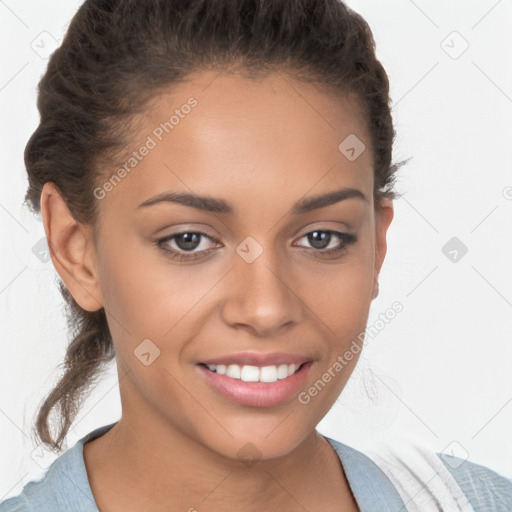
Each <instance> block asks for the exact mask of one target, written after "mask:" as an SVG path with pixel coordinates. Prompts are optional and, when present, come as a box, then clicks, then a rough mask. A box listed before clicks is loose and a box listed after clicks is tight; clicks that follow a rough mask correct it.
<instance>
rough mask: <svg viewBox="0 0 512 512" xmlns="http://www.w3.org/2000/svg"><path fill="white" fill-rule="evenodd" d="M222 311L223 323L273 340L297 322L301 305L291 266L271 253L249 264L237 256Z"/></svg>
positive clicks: (300, 316) (264, 252) (264, 254)
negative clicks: (272, 337)
mask: <svg viewBox="0 0 512 512" xmlns="http://www.w3.org/2000/svg"><path fill="white" fill-rule="evenodd" d="M230 274H231V276H230V281H229V283H228V284H227V288H226V289H227V290H228V291H227V297H226V300H225V301H224V304H223V308H222V315H223V318H224V321H225V322H226V323H227V324H229V325H230V326H231V327H234V328H237V329H244V328H245V329H246V330H248V331H250V332H251V333H252V334H253V335H256V336H261V337H263V336H265V337H266V336H274V335H277V334H279V333H280V331H282V330H284V329H286V328H290V327H291V326H293V325H296V324H298V323H299V322H300V320H301V318H302V314H303V305H302V301H301V299H300V297H299V295H298V293H297V290H294V286H295V287H297V280H296V279H294V276H293V275H292V272H291V269H290V265H289V264H288V265H286V262H285V261H282V260H281V261H279V259H278V258H277V257H276V255H274V254H273V253H272V251H271V250H269V249H265V250H263V252H262V253H261V255H260V256H259V257H258V258H256V259H255V260H254V261H252V262H251V263H249V262H248V261H246V260H244V258H242V257H239V256H238V255H236V257H235V263H234V267H233V268H232V271H231V272H230Z"/></svg>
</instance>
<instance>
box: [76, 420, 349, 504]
mask: <svg viewBox="0 0 512 512" xmlns="http://www.w3.org/2000/svg"><path fill="white" fill-rule="evenodd" d="M138 417H139V418H140V417H141V416H140V415H138ZM84 459H85V463H86V468H87V472H88V475H89V481H90V484H91V489H92V491H93V494H94V496H95V499H96V502H97V504H98V508H100V509H105V510H110V509H120V510H126V511H130V510H142V509H144V508H148V496H151V500H152V506H151V509H152V510H160V508H161V509H162V510H168V509H169V504H172V505H173V509H175V510H187V511H188V510H190V511H191V512H193V511H194V510H197V511H200V510H205V509H208V510H210V511H217V510H218V511H220V510H227V509H231V510H303V509H306V510H315V509H318V506H319V499H324V498H325V499H326V503H331V502H332V506H333V508H332V509H333V510H335V509H336V510H339V509H340V505H341V504H342V503H341V502H346V503H347V504H351V505H352V506H353V505H354V503H355V502H354V500H353V497H352V494H351V491H350V489H349V486H348V483H347V482H346V479H345V476H344V473H343V469H342V466H341V463H340V460H339V458H338V456H337V454H336V452H335V451H334V449H333V448H332V447H331V445H330V444H329V443H328V442H327V441H326V440H325V439H324V438H323V437H322V436H321V435H320V434H319V433H318V432H316V430H315V431H312V432H311V433H310V434H309V435H308V436H307V438H306V439H304V440H303V441H302V442H301V443H300V444H299V445H298V446H297V447H296V448H295V449H294V450H292V451H291V452H289V453H288V454H286V455H285V456H282V457H276V458H273V459H260V460H253V461H242V460H236V459H231V458H227V457H225V456H223V455H221V454H218V453H216V452H214V451H212V450H210V449H209V448H208V447H207V446H204V445H203V444H201V443H199V442H197V441H196V440H193V439H191V438H190V437H187V436H185V435H184V434H183V433H182V432H180V431H176V430H174V429H173V428H172V427H169V425H166V426H165V428H164V426H159V425H155V424H151V425H148V424H145V425H138V424H137V423H132V422H128V421H127V419H126V417H125V416H123V418H122V419H121V420H120V421H119V422H118V423H117V424H116V425H114V427H112V429H110V430H109V431H108V432H107V433H106V434H104V435H103V436H101V437H100V438H98V439H96V440H93V441H91V442H89V443H86V444H85V445H84ZM324 510H328V509H326V508H324ZM343 510H357V508H348V506H347V508H344V509H343Z"/></svg>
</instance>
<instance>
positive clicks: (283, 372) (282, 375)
mask: <svg viewBox="0 0 512 512" xmlns="http://www.w3.org/2000/svg"><path fill="white" fill-rule="evenodd" d="M286 377H288V365H287V364H280V365H279V366H278V367H277V378H278V379H286Z"/></svg>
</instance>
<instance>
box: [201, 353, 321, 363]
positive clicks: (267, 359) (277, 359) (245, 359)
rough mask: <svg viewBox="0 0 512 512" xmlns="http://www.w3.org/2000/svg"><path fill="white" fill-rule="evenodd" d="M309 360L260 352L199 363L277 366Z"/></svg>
mask: <svg viewBox="0 0 512 512" xmlns="http://www.w3.org/2000/svg"><path fill="white" fill-rule="evenodd" d="M311 360H312V358H311V357H308V356H305V355H300V354H287V353H285V352H269V353H268V354H262V353H260V352H239V353H237V354H236V353H235V354H227V355H225V356H220V357H215V358H213V359H205V360H203V361H199V362H200V363H203V364H225V365H229V364H238V365H240V366H244V365H250V366H274V365H275V366H279V365H280V364H298V365H301V364H303V363H307V362H308V361H311Z"/></svg>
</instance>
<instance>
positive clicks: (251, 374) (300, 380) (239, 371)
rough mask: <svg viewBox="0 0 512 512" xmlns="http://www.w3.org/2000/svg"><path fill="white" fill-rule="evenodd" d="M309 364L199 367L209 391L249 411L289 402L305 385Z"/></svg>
mask: <svg viewBox="0 0 512 512" xmlns="http://www.w3.org/2000/svg"><path fill="white" fill-rule="evenodd" d="M312 364H313V361H312V360H309V361H304V362H302V363H294V362H289V363H284V362H281V363H280V364H276V365H266V366H256V365H243V364H235V363H230V364H211V363H198V364H196V368H197V369H198V371H199V373H200V374H201V375H202V377H203V378H204V379H205V382H206V384H207V385H208V387H209V388H210V389H211V390H212V391H214V392H215V393H216V394H219V395H220V396H221V397H222V398H224V399H226V398H227V399H228V400H229V401H231V402H235V403H238V404H241V405H246V406H251V407H270V406H274V405H278V404H281V403H283V402H285V401H287V400H290V399H292V398H293V397H294V396H295V395H296V394H297V393H298V392H299V391H300V389H301V388H302V387H303V386H304V385H305V383H306V380H307V376H308V373H309V369H310V368H311V366H312Z"/></svg>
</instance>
